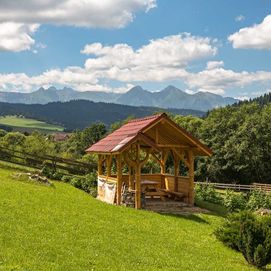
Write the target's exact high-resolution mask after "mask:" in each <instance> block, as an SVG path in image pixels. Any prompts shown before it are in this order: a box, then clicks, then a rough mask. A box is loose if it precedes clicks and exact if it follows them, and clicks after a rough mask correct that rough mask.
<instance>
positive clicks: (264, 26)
mask: <svg viewBox="0 0 271 271" xmlns="http://www.w3.org/2000/svg"><path fill="white" fill-rule="evenodd" d="M228 40H229V41H230V42H232V46H233V48H245V49H268V50H271V15H268V16H266V17H265V18H264V20H263V21H262V22H261V23H260V24H255V25H253V26H251V27H245V28H241V29H240V30H239V31H238V32H236V33H234V34H232V35H230V36H229V37H228Z"/></svg>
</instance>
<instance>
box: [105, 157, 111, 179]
mask: <svg viewBox="0 0 271 271" xmlns="http://www.w3.org/2000/svg"><path fill="white" fill-rule="evenodd" d="M111 165H112V155H107V157H106V176H107V177H111Z"/></svg>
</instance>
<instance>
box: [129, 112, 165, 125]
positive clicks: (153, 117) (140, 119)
mask: <svg viewBox="0 0 271 271" xmlns="http://www.w3.org/2000/svg"><path fill="white" fill-rule="evenodd" d="M162 115H165V116H166V115H167V114H166V113H164V112H163V113H160V114H155V115H152V116H147V117H143V118H138V119H132V120H129V121H128V122H127V123H131V122H140V121H144V120H149V119H156V118H159V117H161V116H162Z"/></svg>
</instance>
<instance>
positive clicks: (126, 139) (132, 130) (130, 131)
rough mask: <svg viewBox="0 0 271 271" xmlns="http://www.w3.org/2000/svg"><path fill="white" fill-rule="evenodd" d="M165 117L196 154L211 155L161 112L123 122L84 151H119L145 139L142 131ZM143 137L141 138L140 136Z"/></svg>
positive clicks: (203, 146) (206, 148)
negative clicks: (196, 149) (193, 148)
mask: <svg viewBox="0 0 271 271" xmlns="http://www.w3.org/2000/svg"><path fill="white" fill-rule="evenodd" d="M162 118H163V119H165V120H166V121H167V122H168V123H169V124H171V125H172V126H174V127H175V128H176V129H177V130H178V131H179V132H180V135H182V136H184V137H185V138H186V139H187V140H188V141H189V145H190V146H195V147H198V148H199V151H198V155H204V156H205V155H207V156H210V155H212V150H211V149H209V148H208V147H207V146H205V145H204V144H202V143H201V142H200V141H199V140H198V139H197V138H195V137H193V136H192V135H191V134H190V133H188V132H187V131H186V130H184V129H183V128H181V127H180V126H179V125H177V124H176V123H175V122H174V121H172V120H170V119H169V118H168V116H167V114H165V113H162V114H159V115H154V116H149V117H145V118H141V119H134V120H131V121H129V122H128V123H126V124H124V125H123V126H122V127H120V128H119V129H117V130H116V131H114V132H113V133H111V134H109V135H108V136H106V137H105V138H103V139H101V140H100V141H98V142H97V143H95V144H93V145H92V146H91V147H89V148H88V149H87V150H86V152H95V153H114V152H121V151H122V150H123V148H125V147H126V146H128V145H129V144H131V143H133V141H135V140H137V139H139V140H140V139H141V140H143V141H144V140H145V139H144V137H143V135H144V134H143V133H142V132H143V131H144V132H145V131H146V129H147V128H149V127H150V126H152V125H153V124H154V125H155V124H156V123H157V122H158V121H159V120H161V119H162ZM142 137H143V138H142Z"/></svg>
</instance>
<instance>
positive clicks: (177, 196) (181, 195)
mask: <svg viewBox="0 0 271 271" xmlns="http://www.w3.org/2000/svg"><path fill="white" fill-rule="evenodd" d="M160 191H162V192H164V193H165V194H166V195H168V196H170V197H173V198H174V199H183V198H184V197H185V196H186V195H185V194H184V193H182V192H175V191H170V190H167V189H160Z"/></svg>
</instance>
